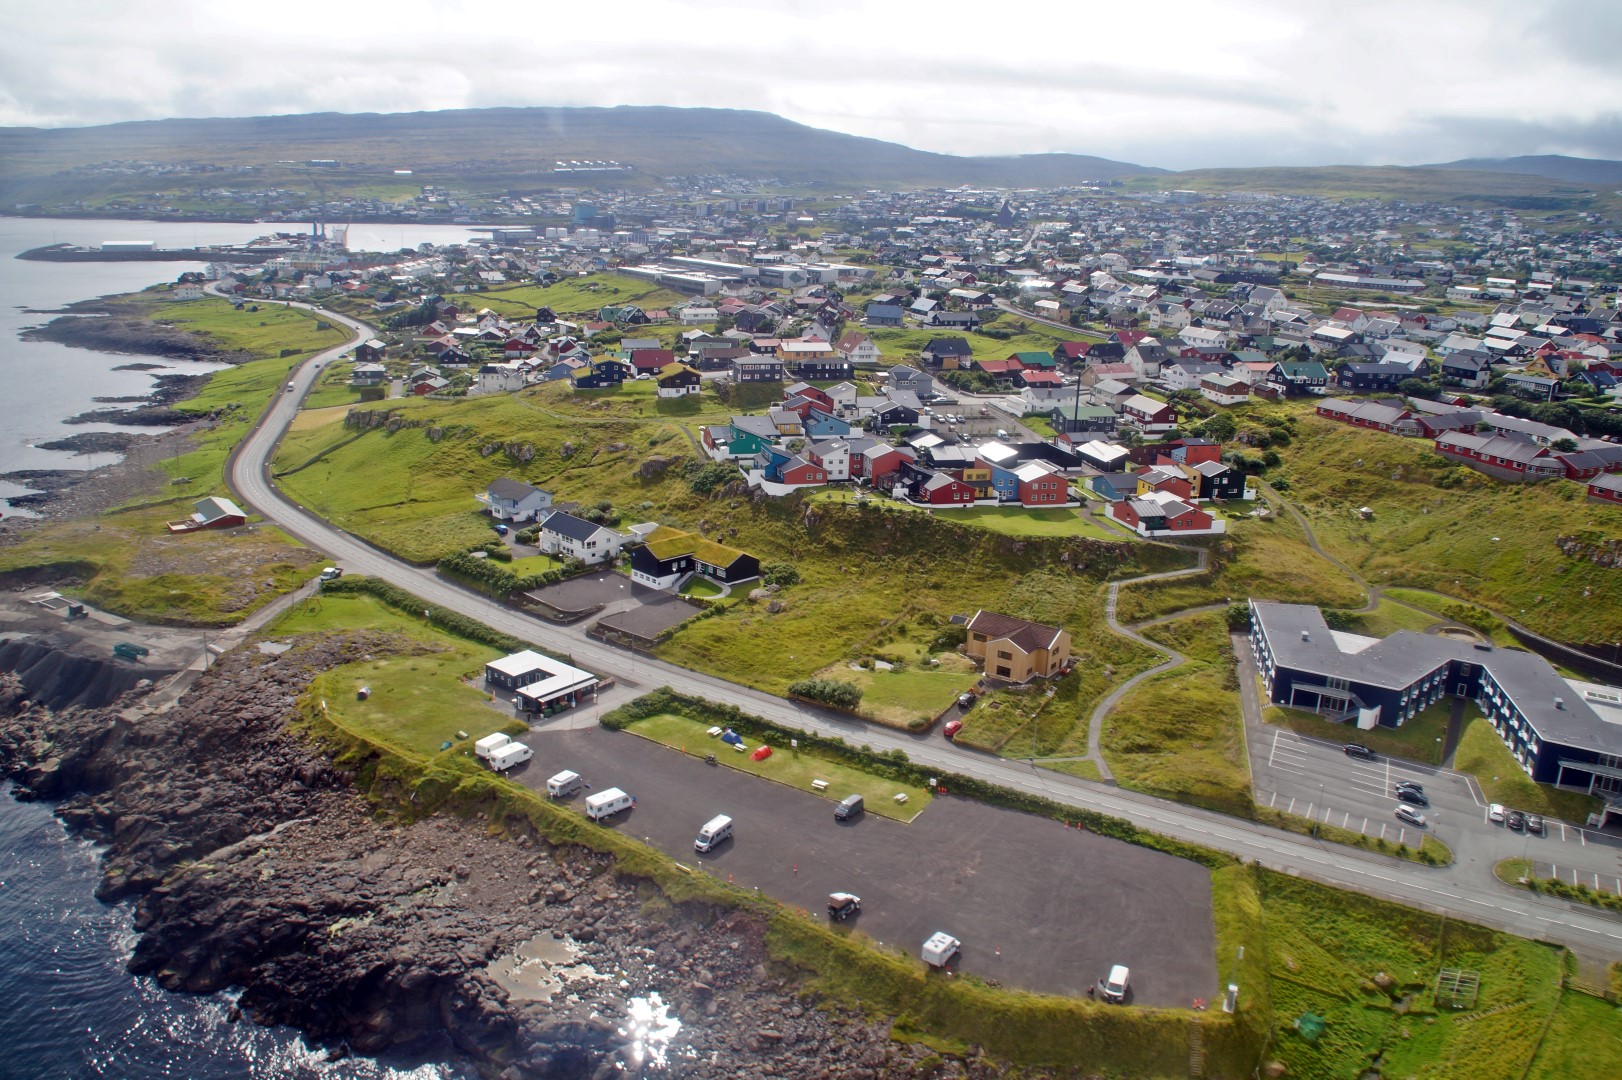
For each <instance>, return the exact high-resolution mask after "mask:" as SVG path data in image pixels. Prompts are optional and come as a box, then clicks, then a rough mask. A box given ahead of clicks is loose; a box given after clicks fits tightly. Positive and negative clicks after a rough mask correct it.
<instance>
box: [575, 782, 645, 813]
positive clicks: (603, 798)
mask: <svg viewBox="0 0 1622 1080" xmlns="http://www.w3.org/2000/svg"><path fill="white" fill-rule="evenodd" d="M635 805H636V800H635V799H633V798H631V796H629V795H627V794H626V793H625V792H623V791H621V790H620V789H619V788H617V787H611V788H609V789H608V790H607V791H599V792H598V793H597V794H595V795H587V796H586V816H587V817H589V818H590V819H591V820H593V821H601V820H603V818H605V817H612V816H613V815H615V814H617V813H619V812H620V811H621V810H629V809H630V808H631V807H633V806H635Z"/></svg>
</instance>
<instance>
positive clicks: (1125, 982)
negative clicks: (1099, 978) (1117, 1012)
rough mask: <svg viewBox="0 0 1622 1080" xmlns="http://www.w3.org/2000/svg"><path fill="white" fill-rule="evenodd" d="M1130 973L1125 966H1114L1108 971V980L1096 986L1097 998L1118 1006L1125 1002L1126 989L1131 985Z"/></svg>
mask: <svg viewBox="0 0 1622 1080" xmlns="http://www.w3.org/2000/svg"><path fill="white" fill-rule="evenodd" d="M1131 980H1132V973H1131V972H1130V971H1128V970H1127V968H1126V965H1125V964H1116V965H1115V966H1114V967H1112V968H1110V969H1109V978H1107V979H1105V980H1104V981H1103V982H1101V983H1099V984H1098V996H1099V997H1101V998H1103V999H1104V1000H1105V1001H1113V1002H1115V1003H1116V1004H1120V1003H1122V1002H1124V1001H1125V1000H1126V988H1127V987H1128V986H1129V985H1131Z"/></svg>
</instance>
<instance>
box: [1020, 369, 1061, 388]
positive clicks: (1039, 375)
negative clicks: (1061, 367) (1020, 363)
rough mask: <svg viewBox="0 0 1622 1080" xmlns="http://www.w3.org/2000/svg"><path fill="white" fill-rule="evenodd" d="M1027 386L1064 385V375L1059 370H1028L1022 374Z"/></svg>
mask: <svg viewBox="0 0 1622 1080" xmlns="http://www.w3.org/2000/svg"><path fill="white" fill-rule="evenodd" d="M1020 378H1022V379H1024V380H1025V385H1026V386H1063V385H1064V376H1062V375H1060V374H1059V373H1058V372H1057V371H1027V372H1025V373H1024V374H1022V375H1021V376H1020Z"/></svg>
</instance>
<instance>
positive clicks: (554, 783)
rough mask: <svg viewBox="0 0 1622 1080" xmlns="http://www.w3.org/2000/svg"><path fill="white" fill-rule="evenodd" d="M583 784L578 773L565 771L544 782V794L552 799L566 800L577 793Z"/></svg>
mask: <svg viewBox="0 0 1622 1080" xmlns="http://www.w3.org/2000/svg"><path fill="white" fill-rule="evenodd" d="M584 782H585V781H583V780H581V779H580V774H579V773H577V772H570V771H569V770H568V769H565V770H563V771H562V772H560V773H558V774H557V775H556V776H554V777H552V778H551V779H549V780H548V781H547V782H546V794H547V795H548V796H549V797H551V798H554V799H566V798H568V797H569V796H570V795H573V794H574V793H575V792H577V791H579V790H580V787H581V785H582V784H583V783H584Z"/></svg>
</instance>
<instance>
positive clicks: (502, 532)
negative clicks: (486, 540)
mask: <svg viewBox="0 0 1622 1080" xmlns="http://www.w3.org/2000/svg"><path fill="white" fill-rule="evenodd" d="M490 527H491V528H492V529H494V530H496V535H497V536H506V535H507V526H506V525H504V524H502V523H501V522H499V521H498V522H496V523H495V524H494V525H492V526H490Z"/></svg>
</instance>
